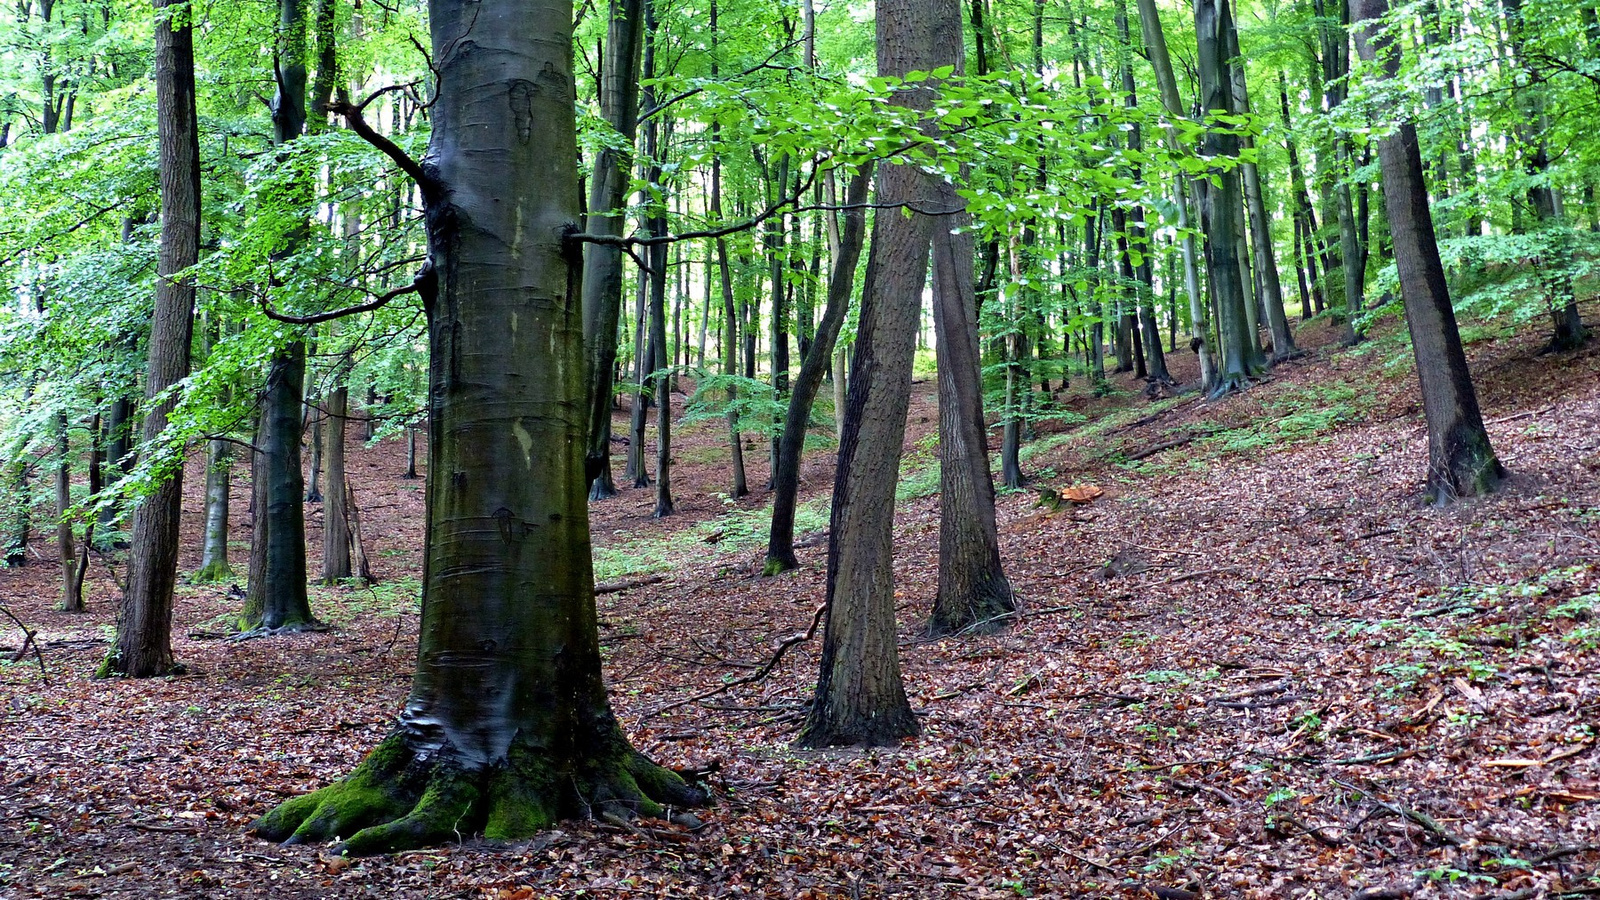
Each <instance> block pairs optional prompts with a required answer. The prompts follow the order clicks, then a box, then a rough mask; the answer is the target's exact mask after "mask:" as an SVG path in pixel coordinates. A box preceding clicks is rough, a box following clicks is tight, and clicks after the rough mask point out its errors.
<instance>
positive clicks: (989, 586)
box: [928, 0, 1025, 634]
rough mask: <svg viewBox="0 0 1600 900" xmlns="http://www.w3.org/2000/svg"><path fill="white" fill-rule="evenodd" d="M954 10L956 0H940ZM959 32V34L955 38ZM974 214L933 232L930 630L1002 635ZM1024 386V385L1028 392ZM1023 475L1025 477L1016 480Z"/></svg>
mask: <svg viewBox="0 0 1600 900" xmlns="http://www.w3.org/2000/svg"><path fill="white" fill-rule="evenodd" d="M941 4H942V5H948V6H950V7H953V6H954V5H955V4H954V2H953V0H941ZM945 12H946V16H947V17H946V18H941V19H938V20H937V22H938V25H939V26H940V27H939V28H937V29H936V31H935V34H936V37H935V41H936V52H937V53H938V57H937V58H939V59H940V60H942V61H943V64H944V65H950V64H951V62H952V60H954V62H955V65H956V71H957V73H958V74H959V73H960V72H961V70H962V66H961V64H960V62H961V56H962V54H961V31H960V21H961V20H960V17H959V13H956V14H955V18H954V23H953V24H954V28H953V29H952V22H951V19H950V18H948V16H949V15H950V10H949V9H946V10H945ZM952 30H953V31H954V33H953V34H952V33H951V32H952ZM929 180H930V181H932V182H933V183H932V184H930V185H929V187H930V188H932V189H933V191H934V196H935V197H936V198H937V199H936V201H935V202H936V204H937V207H938V208H939V209H958V208H961V207H962V200H961V197H960V195H958V194H957V193H956V186H955V185H954V184H950V183H948V182H946V181H944V180H943V179H938V180H934V179H929ZM973 252H974V247H973V234H972V228H971V216H970V215H969V214H968V213H965V212H962V213H960V214H958V215H954V216H944V217H941V218H940V219H939V220H938V221H937V222H935V223H934V226H933V333H934V343H935V346H936V347H937V348H938V354H939V371H938V379H939V592H938V594H937V595H936V596H935V598H934V601H933V611H932V615H931V617H930V618H929V621H928V630H929V631H930V632H931V633H933V634H957V633H959V632H962V631H966V630H968V629H972V630H978V631H996V630H999V628H1000V627H1001V626H1002V625H1003V624H1004V621H1005V619H1006V618H1007V617H1008V616H1009V614H1010V613H1012V612H1013V611H1015V610H1016V608H1017V603H1016V598H1015V597H1014V596H1012V593H1011V582H1010V581H1008V580H1007V579H1006V573H1005V567H1004V566H1003V565H1002V564H1001V562H1000V536H999V532H998V531H997V529H996V526H995V508H994V475H993V473H992V472H990V470H989V444H988V437H987V435H988V426H987V423H986V422H985V421H984V415H983V373H982V369H983V360H982V352H981V350H980V346H981V345H980V344H979V343H978V306H977V302H976V300H975V295H974V288H973V271H972V261H973ZM1024 387H1025V386H1024ZM1018 474H1020V472H1019V473H1018Z"/></svg>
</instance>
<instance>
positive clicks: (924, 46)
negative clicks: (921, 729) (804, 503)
mask: <svg viewBox="0 0 1600 900" xmlns="http://www.w3.org/2000/svg"><path fill="white" fill-rule="evenodd" d="M948 2H949V0H936V2H934V3H917V2H914V0H879V2H878V4H877V31H878V72H879V74H880V75H889V76H895V77H898V76H903V75H905V74H906V73H907V72H909V71H911V70H913V69H921V70H924V71H927V70H931V69H934V68H936V67H937V66H938V63H937V62H936V61H934V60H933V59H931V58H930V57H932V55H933V54H932V52H931V50H932V47H931V43H932V35H931V34H930V32H929V29H930V27H931V22H930V12H929V7H938V8H939V9H938V12H939V13H943V12H944V9H943V7H944V6H945V5H946V4H947V3H948ZM925 90H926V89H925V88H913V89H910V90H906V91H902V92H901V93H899V94H898V95H896V97H895V98H894V99H893V101H892V102H893V103H895V104H897V105H902V106H909V107H911V108H913V109H926V108H927V106H928V104H929V102H930V98H929V97H928V96H927V95H926V94H925ZM925 184H926V180H925V179H924V178H923V176H922V173H921V172H919V171H918V170H917V169H916V168H914V167H912V166H909V165H892V166H889V167H887V168H885V169H884V170H883V172H882V173H881V174H880V175H879V178H878V194H877V199H878V202H879V203H884V204H891V205H898V204H902V203H915V202H918V201H925V200H927V199H928V198H926V197H925V195H924V190H925ZM931 231H932V220H931V219H929V218H928V217H927V216H919V215H912V216H910V217H907V216H905V215H901V214H900V213H899V212H898V211H897V210H889V211H886V212H884V213H882V214H880V215H877V216H874V218H873V234H872V250H871V252H870V254H869V255H868V258H867V276H866V293H865V295H864V297H863V298H862V303H861V323H860V330H859V332H858V335H857V338H856V351H855V365H854V366H853V368H852V371H851V373H850V396H849V400H848V402H847V405H846V412H845V430H844V434H843V435H842V437H841V441H840V444H839V463H838V470H837V474H836V476H835V479H834V488H833V514H832V520H831V528H830V531H829V535H828V597H827V611H826V614H825V618H824V625H823V629H824V630H823V638H822V660H821V667H820V668H821V671H820V674H819V676H818V678H817V688H816V695H815V697H814V699H813V700H812V703H811V710H810V713H809V715H808V716H807V718H806V722H805V725H804V726H803V727H802V728H801V731H800V735H799V737H798V738H797V739H796V743H798V744H799V745H800V746H803V747H827V746H837V745H848V744H868V745H893V744H897V743H899V741H900V740H901V739H903V738H906V737H909V736H911V735H914V734H916V733H917V732H918V726H917V719H916V716H915V715H914V714H913V713H912V712H911V704H910V702H909V701H908V700H907V699H906V692H905V685H904V684H903V683H902V682H901V678H900V654H899V650H898V648H897V644H896V640H897V634H896V627H895V614H894V494H895V484H896V482H897V481H898V480H899V471H900V453H901V444H902V442H903V441H904V439H905V427H906V409H907V407H908V405H909V402H910V385H911V366H912V358H913V356H914V354H915V352H916V330H917V320H918V318H919V317H920V311H921V310H920V307H921V297H922V288H923V285H924V283H925V281H926V279H927V273H928V248H929V239H930V237H931Z"/></svg>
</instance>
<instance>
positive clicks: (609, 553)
mask: <svg viewBox="0 0 1600 900" xmlns="http://www.w3.org/2000/svg"><path fill="white" fill-rule="evenodd" d="M724 502H725V503H728V504H730V505H731V504H732V502H733V501H731V500H728V499H726V498H724ZM831 510H832V502H831V500H830V499H829V498H827V497H820V498H818V499H815V500H808V501H806V502H805V503H801V504H800V505H799V506H798V507H796V508H795V513H794V532H795V536H796V537H799V536H801V535H805V534H809V533H811V532H814V531H822V530H824V529H826V528H827V527H828V517H829V514H830V512H831ZM771 525H772V508H771V506H764V507H762V508H761V509H748V510H747V509H737V508H733V509H730V510H729V511H728V512H726V513H724V514H723V515H720V516H718V517H716V518H715V519H708V520H706V521H704V522H700V523H697V524H696V525H695V526H694V527H692V528H688V529H686V530H684V531H677V532H672V533H668V534H660V535H650V536H634V535H623V536H622V540H620V541H619V542H617V543H615V544H611V545H608V546H604V547H601V546H596V547H595V548H594V550H593V556H594V577H595V580H596V581H599V582H606V581H621V580H623V579H627V578H639V577H642V576H648V575H655V574H662V573H666V572H671V571H673V570H674V569H676V568H678V567H680V566H682V565H683V564H684V563H685V562H687V561H688V560H690V559H704V558H706V557H707V556H727V555H731V554H734V553H740V552H744V551H748V550H753V549H756V548H760V547H765V546H766V543H767V536H768V532H769V531H770V529H771Z"/></svg>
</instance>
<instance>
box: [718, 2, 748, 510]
mask: <svg viewBox="0 0 1600 900" xmlns="http://www.w3.org/2000/svg"><path fill="white" fill-rule="evenodd" d="M716 49H717V0H711V50H712V55H711V77H712V79H715V78H716V77H717V69H718V63H717V57H716ZM721 134H722V126H721V125H720V124H717V123H715V122H714V123H712V125H711V140H712V143H713V144H714V143H716V141H717V140H718V138H719V137H720V136H721ZM710 205H711V219H712V221H721V220H722V156H721V155H720V154H717V155H713V156H712V157H711V197H710ZM716 252H717V273H718V276H719V280H720V281H721V283H722V332H723V337H722V374H723V375H724V376H726V377H728V378H730V379H731V378H732V377H733V376H735V375H737V374H738V372H739V349H738V348H739V315H738V306H737V303H736V301H735V299H734V291H733V272H732V267H731V266H730V265H729V264H728V242H727V241H726V240H725V239H723V238H720V237H719V238H717V239H716ZM727 399H728V448H729V466H730V468H731V469H732V484H731V485H730V486H729V490H728V495H729V496H731V497H732V498H733V499H735V500H737V499H739V498H740V497H743V496H745V495H746V494H748V493H750V487H749V484H748V483H747V482H746V480H745V474H744V440H743V438H742V437H741V436H740V435H739V413H738V410H737V408H736V406H735V405H736V404H737V403H738V400H739V391H738V389H737V388H735V387H734V386H733V385H732V384H729V386H728V398H727Z"/></svg>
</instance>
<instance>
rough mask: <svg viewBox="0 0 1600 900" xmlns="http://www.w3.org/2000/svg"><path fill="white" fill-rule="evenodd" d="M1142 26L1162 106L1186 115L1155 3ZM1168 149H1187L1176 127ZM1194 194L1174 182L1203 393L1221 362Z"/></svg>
mask: <svg viewBox="0 0 1600 900" xmlns="http://www.w3.org/2000/svg"><path fill="white" fill-rule="evenodd" d="M1139 27H1140V30H1141V32H1142V33H1143V35H1144V46H1145V52H1146V53H1147V54H1149V57H1150V64H1151V66H1152V67H1153V68H1154V69H1155V75H1156V85H1157V87H1158V88H1159V89H1160V91H1161V105H1162V106H1163V107H1165V108H1166V110H1167V114H1168V115H1169V116H1175V117H1176V116H1183V115H1185V109H1184V106H1183V99H1182V98H1181V97H1180V96H1179V94H1178V80H1177V78H1176V77H1174V75H1173V72H1172V57H1171V55H1170V54H1168V52H1167V37H1166V33H1165V32H1163V31H1162V30H1161V14H1160V12H1159V11H1158V10H1157V9H1156V2H1155V0H1139ZM1166 134H1167V146H1168V147H1169V148H1170V149H1171V150H1172V151H1173V152H1175V153H1178V152H1184V151H1185V149H1186V148H1185V146H1184V142H1183V140H1182V138H1181V137H1180V136H1179V135H1178V132H1177V129H1176V128H1175V127H1171V126H1169V127H1168V128H1167V132H1166ZM1191 193H1192V191H1190V190H1189V189H1188V187H1187V186H1186V184H1185V179H1183V178H1181V177H1180V178H1177V179H1175V180H1174V181H1173V194H1174V197H1173V200H1174V204H1173V205H1174V206H1176V207H1177V211H1178V223H1177V224H1178V231H1179V233H1180V234H1181V237H1180V238H1179V240H1180V241H1181V242H1182V244H1181V246H1182V248H1183V288H1184V292H1185V293H1186V294H1187V295H1188V297H1189V323H1190V324H1189V330H1190V331H1192V332H1193V333H1194V335H1193V340H1192V342H1191V343H1192V346H1193V348H1194V352H1195V355H1196V356H1197V357H1199V360H1200V390H1201V392H1202V393H1208V394H1209V393H1210V392H1211V391H1212V390H1213V389H1214V388H1215V387H1216V383H1217V360H1216V356H1215V354H1214V353H1213V351H1212V347H1211V316H1210V312H1209V306H1208V304H1207V303H1206V298H1205V295H1204V293H1202V291H1201V290H1200V254H1199V252H1198V251H1197V249H1196V248H1195V241H1194V234H1193V232H1192V231H1191V230H1190V227H1189V222H1190V214H1189V203H1190V200H1191V197H1190V194H1191Z"/></svg>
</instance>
